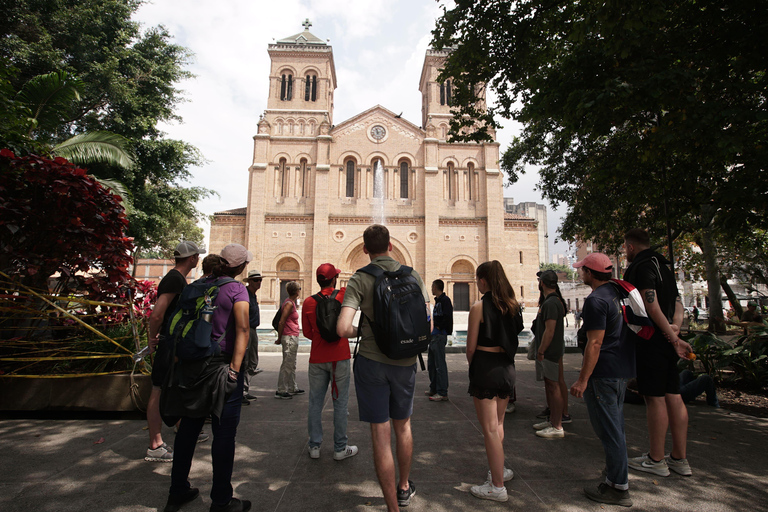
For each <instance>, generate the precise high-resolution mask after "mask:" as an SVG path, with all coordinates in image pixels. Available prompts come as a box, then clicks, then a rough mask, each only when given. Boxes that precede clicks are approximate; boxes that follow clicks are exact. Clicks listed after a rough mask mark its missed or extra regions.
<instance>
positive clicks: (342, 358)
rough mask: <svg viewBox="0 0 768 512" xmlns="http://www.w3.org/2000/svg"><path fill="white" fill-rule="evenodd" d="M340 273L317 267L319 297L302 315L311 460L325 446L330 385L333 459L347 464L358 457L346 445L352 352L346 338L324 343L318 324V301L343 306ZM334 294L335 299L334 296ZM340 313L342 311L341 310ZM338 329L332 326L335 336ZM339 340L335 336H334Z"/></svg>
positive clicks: (325, 265) (310, 301)
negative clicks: (324, 414) (324, 419)
mask: <svg viewBox="0 0 768 512" xmlns="http://www.w3.org/2000/svg"><path fill="white" fill-rule="evenodd" d="M340 272H341V271H340V270H339V269H337V268H336V267H334V266H333V265H332V264H330V263H323V264H322V265H320V266H319V267H317V273H316V274H317V284H319V285H320V293H319V294H318V295H322V296H323V297H328V298H320V297H318V296H317V295H313V296H311V297H307V298H306V299H305V300H304V306H303V307H302V313H301V324H302V326H303V329H304V336H306V337H307V338H309V339H310V340H312V349H311V351H310V353H309V370H308V376H309V415H308V417H307V428H308V430H309V456H310V457H311V458H313V459H319V458H320V443H322V442H323V424H322V421H321V418H320V417H321V414H322V412H323V403H325V393H326V392H327V391H328V384H329V383H330V384H331V398H332V399H333V400H332V401H333V459H334V460H337V461H338V460H344V459H346V458H348V457H353V456H354V455H356V454H357V446H350V445H348V444H347V402H349V376H350V357H351V356H350V351H349V340H348V339H347V338H338V339H336V340H333V339H330V340H328V339H324V338H323V336H322V335H321V333H320V329H319V328H318V322H317V309H318V300H321V301H326V300H335V301H338V303H339V306H341V303H342V301H343V300H344V292H345V291H346V288H342V289H341V290H338V291H336V283H337V280H338V276H339V273H340ZM334 292H336V293H335V296H334ZM339 309H340V308H339ZM335 331H336V327H335V325H334V326H333V332H334V333H335ZM334 338H336V336H334Z"/></svg>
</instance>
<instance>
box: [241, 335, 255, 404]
mask: <svg viewBox="0 0 768 512" xmlns="http://www.w3.org/2000/svg"><path fill="white" fill-rule="evenodd" d="M258 344H259V342H258V338H257V337H256V329H255V328H254V327H251V329H250V335H249V337H248V348H246V349H245V357H244V358H243V364H242V365H241V366H240V371H241V372H244V373H245V380H244V381H243V394H244V395H247V394H248V391H249V390H250V386H251V377H253V376H254V375H255V374H256V366H257V364H258V359H259V353H258Z"/></svg>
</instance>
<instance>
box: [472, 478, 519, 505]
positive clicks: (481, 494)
mask: <svg viewBox="0 0 768 512" xmlns="http://www.w3.org/2000/svg"><path fill="white" fill-rule="evenodd" d="M469 492H471V493H472V496H474V497H475V498H480V499H481V500H492V501H507V500H508V499H509V496H507V488H506V487H499V488H496V487H494V486H493V484H492V483H489V482H486V483H484V484H483V485H473V486H472V487H471V488H470V489H469Z"/></svg>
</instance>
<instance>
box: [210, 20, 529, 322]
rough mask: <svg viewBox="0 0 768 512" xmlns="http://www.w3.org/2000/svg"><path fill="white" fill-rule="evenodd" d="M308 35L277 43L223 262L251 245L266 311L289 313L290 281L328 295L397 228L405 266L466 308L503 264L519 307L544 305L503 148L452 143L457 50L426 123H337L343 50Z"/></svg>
mask: <svg viewBox="0 0 768 512" xmlns="http://www.w3.org/2000/svg"><path fill="white" fill-rule="evenodd" d="M305 27H306V29H305V30H304V31H303V32H301V33H299V34H296V35H294V36H291V37H288V38H285V39H281V40H279V41H277V42H276V43H274V44H270V45H269V48H268V52H269V56H270V58H271V69H270V76H269V81H270V87H269V98H268V100H267V108H266V110H265V111H264V114H263V115H262V116H261V117H260V119H259V122H258V131H257V134H256V135H254V137H253V140H254V145H253V155H252V163H251V166H250V167H249V168H248V172H249V183H248V204H247V206H246V207H245V208H237V209H234V210H228V211H222V212H218V213H216V214H215V215H214V217H213V220H212V222H211V233H210V248H209V249H210V252H212V253H216V252H218V251H220V250H221V249H222V248H223V247H224V246H225V245H226V244H228V243H232V242H235V243H241V244H243V245H245V246H246V247H247V248H248V249H249V250H250V251H251V252H252V253H253V254H254V261H253V262H252V263H251V265H250V268H251V269H258V270H260V271H261V273H262V275H263V276H264V282H263V285H262V288H261V291H260V292H259V298H260V302H261V303H262V304H276V303H278V301H279V300H280V297H281V296H284V293H285V292H284V288H285V284H286V283H287V282H289V281H299V282H300V283H301V285H302V292H301V297H302V298H305V297H308V296H309V295H311V294H312V293H316V292H317V291H318V285H317V283H316V281H315V274H314V271H315V269H316V268H317V266H318V265H320V264H321V263H325V262H330V263H333V264H334V265H335V266H336V267H337V268H340V269H341V270H342V273H341V275H340V286H344V285H345V284H346V281H347V280H348V279H349V277H350V276H351V275H352V274H353V273H354V272H355V270H356V269H358V268H360V267H362V266H364V265H366V264H367V263H368V262H369V260H368V257H367V255H366V254H364V253H363V239H362V235H363V231H364V230H365V228H366V227H367V226H369V225H370V224H372V223H374V222H377V223H383V224H385V225H386V226H387V227H388V229H389V231H390V234H391V239H392V246H393V257H394V258H396V259H397V260H399V261H400V262H401V263H403V264H405V265H409V266H412V267H414V268H415V269H416V270H417V271H418V272H419V273H420V274H421V276H422V277H423V279H424V281H425V283H426V284H427V286H428V287H429V283H431V281H433V280H435V279H442V280H444V281H445V282H446V293H448V295H449V296H450V297H451V298H452V299H453V301H454V303H455V305H456V309H457V310H467V309H468V308H469V305H470V304H471V303H472V302H473V301H475V300H477V299H478V292H477V287H476V286H475V283H474V272H475V270H476V269H477V266H478V265H479V264H480V263H482V262H483V261H487V260H493V259H496V260H499V261H501V262H502V264H503V265H504V268H505V270H506V272H507V276H508V277H509V279H510V282H511V283H512V285H513V287H514V289H515V293H516V294H517V296H518V299H521V298H522V300H523V301H526V302H528V303H529V304H531V305H533V304H534V303H535V301H536V300H537V299H538V291H537V289H536V283H537V281H536V272H537V270H538V265H539V254H538V251H539V246H538V236H537V223H536V221H535V220H533V219H529V218H527V217H524V216H521V215H511V214H509V213H505V210H504V203H503V184H504V174H503V173H501V172H500V170H499V144H498V143H497V142H491V143H448V142H447V141H446V138H447V136H448V127H449V120H450V118H451V113H450V90H451V89H450V83H442V84H441V83H438V82H437V76H438V74H439V71H440V66H441V63H442V62H443V60H444V59H445V57H446V55H447V53H446V52H444V51H435V50H428V51H427V54H426V56H425V59H424V66H423V69H422V73H421V78H420V81H419V89H420V90H421V93H422V119H421V126H417V125H415V124H414V123H411V122H409V121H407V120H405V119H403V118H401V117H400V116H399V115H396V114H395V113H393V112H391V111H390V110H387V109H386V108H384V107H382V106H380V105H376V106H374V107H372V108H370V109H368V110H366V111H365V112H361V113H360V114H358V115H356V116H354V117H352V118H351V119H347V120H344V121H341V122H338V123H337V124H335V122H334V118H333V108H334V91H335V89H336V72H335V67H334V60H333V51H332V47H331V46H330V45H328V44H326V42H325V41H323V40H321V39H319V38H317V37H316V36H314V35H313V34H312V33H311V32H310V31H309V30H308V28H309V27H308V24H306V25H305ZM414 81H415V79H414ZM342 101H343V99H342Z"/></svg>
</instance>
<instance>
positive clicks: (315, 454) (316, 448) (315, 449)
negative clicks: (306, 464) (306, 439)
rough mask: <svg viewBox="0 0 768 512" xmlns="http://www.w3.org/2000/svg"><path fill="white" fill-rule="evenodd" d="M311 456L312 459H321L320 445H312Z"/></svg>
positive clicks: (310, 448)
mask: <svg viewBox="0 0 768 512" xmlns="http://www.w3.org/2000/svg"><path fill="white" fill-rule="evenodd" d="M309 458H310V459H319V458H320V447H319V446H310V447H309Z"/></svg>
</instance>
